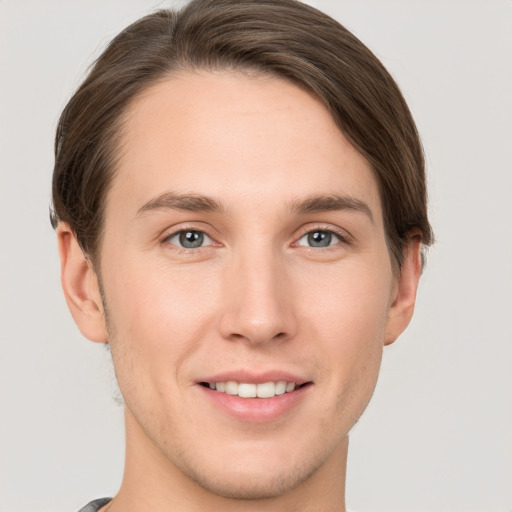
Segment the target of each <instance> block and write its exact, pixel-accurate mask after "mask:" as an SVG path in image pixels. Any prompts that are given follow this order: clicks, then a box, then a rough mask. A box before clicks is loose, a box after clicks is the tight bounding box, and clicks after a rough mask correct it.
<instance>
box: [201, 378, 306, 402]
mask: <svg viewBox="0 0 512 512" xmlns="http://www.w3.org/2000/svg"><path fill="white" fill-rule="evenodd" d="M199 384H200V385H201V386H203V387H205V388H209V389H211V390H213V391H216V392H218V393H225V394H226V395H232V396H238V397H240V398H273V397H275V396H280V395H285V394H287V393H291V392H293V391H295V390H299V389H301V388H303V387H305V386H309V385H311V384H312V382H304V383H302V384H300V383H296V382H293V381H285V380H279V381H268V382H262V383H258V384H255V383H251V382H236V381H233V380H228V381H219V382H200V383H199Z"/></svg>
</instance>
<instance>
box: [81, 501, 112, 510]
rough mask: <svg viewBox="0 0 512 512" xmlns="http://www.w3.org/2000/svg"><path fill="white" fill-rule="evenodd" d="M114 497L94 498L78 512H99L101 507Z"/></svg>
mask: <svg viewBox="0 0 512 512" xmlns="http://www.w3.org/2000/svg"><path fill="white" fill-rule="evenodd" d="M111 499H112V498H100V499H99V500H94V501H91V502H90V503H88V504H87V505H85V507H84V508H81V509H80V510H79V511H78V512H97V511H98V510H99V509H100V508H101V507H103V506H104V505H106V504H107V503H108V502H109V501H110V500H111Z"/></svg>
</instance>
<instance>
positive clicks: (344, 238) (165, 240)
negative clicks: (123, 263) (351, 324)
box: [160, 225, 350, 253]
mask: <svg viewBox="0 0 512 512" xmlns="http://www.w3.org/2000/svg"><path fill="white" fill-rule="evenodd" d="M187 232H194V233H199V234H202V235H203V236H205V237H207V238H208V239H209V240H210V241H211V242H212V243H210V244H208V245H206V246H204V245H201V246H199V247H181V246H179V245H177V244H173V243H171V242H170V240H171V239H172V238H174V237H176V236H178V235H180V234H182V233H187ZM311 233H326V234H329V235H334V236H335V237H336V238H338V240H339V241H338V242H337V243H335V244H330V245H328V246H325V247H312V246H302V245H299V243H298V242H299V241H300V240H301V239H303V238H304V237H306V236H308V235H310V234H311ZM160 244H162V245H172V246H174V248H175V250H177V251H180V252H184V253H190V252H191V251H194V252H195V251H197V250H199V249H205V248H206V247H209V246H221V244H219V243H218V242H215V240H214V239H213V238H212V237H211V236H210V235H208V234H207V233H206V232H205V231H203V230H201V229H197V228H192V227H190V228H187V227H184V228H182V229H179V230H177V231H174V232H172V233H170V234H166V235H165V236H163V237H162V238H161V239H160ZM338 244H344V245H349V244H350V237H349V236H348V235H347V234H346V233H342V232H340V231H338V230H335V229H332V228H327V227H325V226H321V225H319V226H314V227H312V228H310V229H308V230H306V231H304V232H303V233H302V234H301V235H300V236H299V237H298V238H297V239H296V241H295V242H293V244H292V246H299V247H308V248H309V249H329V248H332V247H335V246H337V245H338Z"/></svg>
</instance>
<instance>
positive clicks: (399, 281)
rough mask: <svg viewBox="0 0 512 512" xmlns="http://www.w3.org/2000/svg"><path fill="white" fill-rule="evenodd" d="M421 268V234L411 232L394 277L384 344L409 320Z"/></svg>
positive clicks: (397, 334) (407, 323)
mask: <svg viewBox="0 0 512 512" xmlns="http://www.w3.org/2000/svg"><path fill="white" fill-rule="evenodd" d="M421 268H422V258H421V236H420V235H419V234H418V233H411V235H410V236H409V238H408V241H407V245H406V247H405V249H404V259H403V262H402V267H401V269H400V273H399V275H398V276H396V278H395V280H396V282H395V286H394V289H393V295H392V299H391V300H392V302H391V306H390V308H389V311H388V320H387V324H386V336H385V339H384V344H385V345H390V344H391V343H393V342H394V341H395V340H396V339H397V338H398V336H400V334H402V332H404V330H405V328H406V327H407V326H408V325H409V322H410V321H411V318H412V314H413V312H414V304H415V302H416V290H417V289H418V282H419V279H420V275H421Z"/></svg>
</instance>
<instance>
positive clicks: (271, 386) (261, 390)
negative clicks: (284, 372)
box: [258, 382, 276, 398]
mask: <svg viewBox="0 0 512 512" xmlns="http://www.w3.org/2000/svg"><path fill="white" fill-rule="evenodd" d="M273 396H276V385H275V383H274V382H264V383H263V384H258V398H272V397H273Z"/></svg>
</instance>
